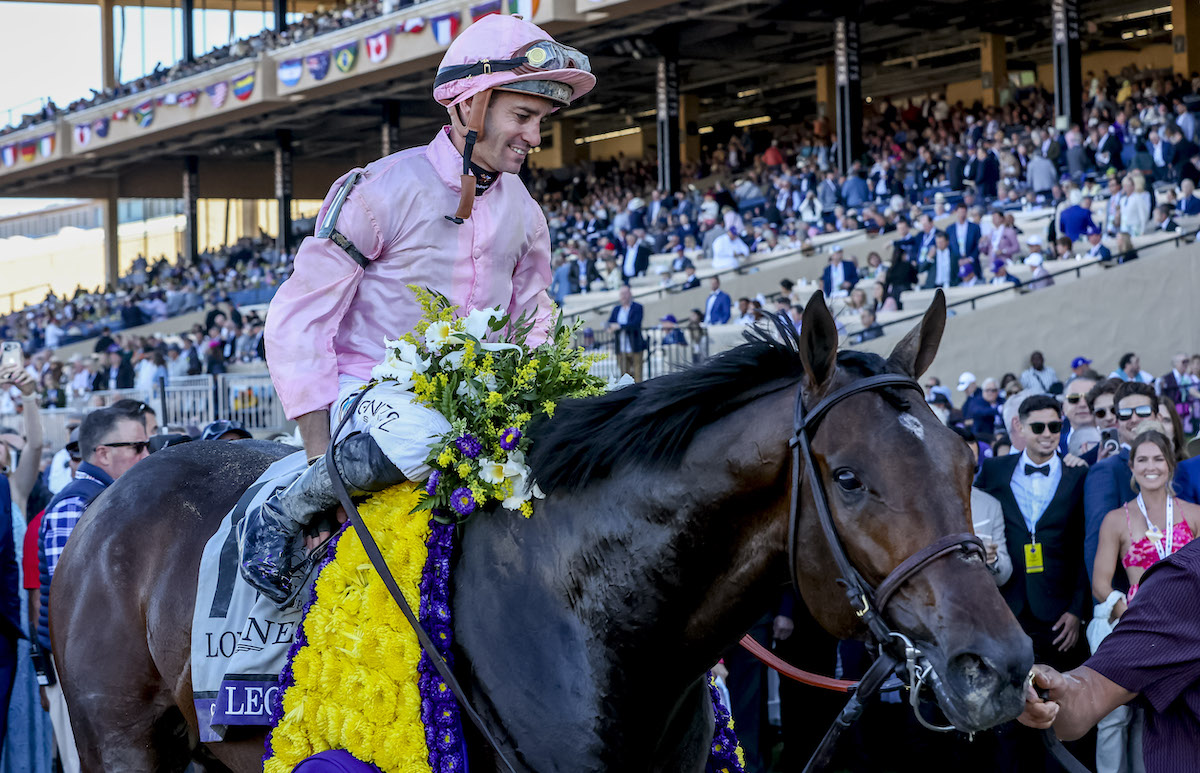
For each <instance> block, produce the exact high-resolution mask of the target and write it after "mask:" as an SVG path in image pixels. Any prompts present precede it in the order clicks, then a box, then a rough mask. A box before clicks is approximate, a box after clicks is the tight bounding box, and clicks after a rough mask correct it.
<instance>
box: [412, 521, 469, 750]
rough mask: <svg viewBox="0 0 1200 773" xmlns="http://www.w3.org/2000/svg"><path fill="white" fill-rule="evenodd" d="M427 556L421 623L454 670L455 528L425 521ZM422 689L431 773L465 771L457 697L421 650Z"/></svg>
mask: <svg viewBox="0 0 1200 773" xmlns="http://www.w3.org/2000/svg"><path fill="white" fill-rule="evenodd" d="M425 545H426V547H427V548H428V554H427V556H426V559H425V567H424V569H423V570H422V571H421V607H420V612H419V613H418V614H419V617H420V620H421V625H422V626H424V628H425V630H426V631H428V632H429V637H430V638H431V639H433V644H434V646H435V647H436V648H437V651H438V652H439V653H441V655H442V657H443V658H445V660H446V664H447V665H449V666H450V668H454V656H453V653H452V652H451V647H452V645H453V643H454V629H453V628H452V625H451V624H452V620H451V617H450V555H451V552H452V551H453V549H454V526H453V525H451V524H446V523H438V522H437V521H435V520H430V521H429V538H428V539H427V540H426V541H425ZM417 676H418V682H417V684H418V686H419V688H420V692H421V721H422V722H423V723H424V725H425V743H426V746H427V747H428V749H429V767H430V769H431V770H432V771H433V773H466V770H467V753H466V738H465V736H464V735H463V729H462V721H461V717H460V715H459V706H458V701H457V700H455V698H454V694H453V693H452V692H450V690H449V688H447V686H446V685H445V684H444V683H443V682H442V679H441V677H440V676H439V675H438V673H437V669H436V668H434V666H433V662H432V661H431V660H430V659H429V655H427V654H426V653H425V652H422V653H421V660H420V661H419V662H418V664H417Z"/></svg>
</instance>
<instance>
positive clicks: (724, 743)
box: [705, 674, 746, 773]
mask: <svg viewBox="0 0 1200 773" xmlns="http://www.w3.org/2000/svg"><path fill="white" fill-rule="evenodd" d="M708 693H709V695H710V696H711V697H712V703H713V716H714V717H715V719H716V730H715V732H713V740H712V747H711V749H710V750H709V757H708V766H707V767H706V768H705V770H707V771H710V772H711V773H745V771H746V769H745V767H743V765H742V763H741V762H740V761H738V756H737V748H738V740H737V734H736V733H734V732H733V728H732V727H730V726H729V709H727V708H725V704H724V703H722V702H721V693H720V691H719V690H717V685H716V683H715V682H714V681H713V678H712V674H709V675H708Z"/></svg>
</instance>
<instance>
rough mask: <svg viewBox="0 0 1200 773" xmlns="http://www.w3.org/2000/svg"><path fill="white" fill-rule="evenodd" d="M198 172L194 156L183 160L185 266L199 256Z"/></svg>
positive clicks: (197, 162) (196, 159)
mask: <svg viewBox="0 0 1200 773" xmlns="http://www.w3.org/2000/svg"><path fill="white" fill-rule="evenodd" d="M199 171H200V159H198V158H197V157H196V156H185V157H184V159H183V218H184V232H183V249H182V250H180V252H182V253H183V261H184V263H185V264H187V265H189V266H190V265H194V264H195V262H196V257H197V256H198V255H199V254H200V249H199V246H198V244H199V228H198V226H199V224H200V207H199V201H200V189H199V187H198V185H197V182H198V180H197V177H198V175H199Z"/></svg>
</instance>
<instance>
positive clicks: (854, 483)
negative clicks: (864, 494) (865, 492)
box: [833, 469, 863, 491]
mask: <svg viewBox="0 0 1200 773" xmlns="http://www.w3.org/2000/svg"><path fill="white" fill-rule="evenodd" d="M833 479H834V480H836V481H837V484H838V485H839V486H841V487H842V490H843V491H857V490H858V489H860V488H862V487H863V484H862V481H861V480H859V479H858V476H857V475H855V474H854V473H853V472H851V471H850V470H847V469H841V470H838V471H837V472H835V473H834V474H833Z"/></svg>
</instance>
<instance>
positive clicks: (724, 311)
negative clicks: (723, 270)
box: [704, 276, 733, 325]
mask: <svg viewBox="0 0 1200 773" xmlns="http://www.w3.org/2000/svg"><path fill="white" fill-rule="evenodd" d="M709 287H710V288H711V290H712V292H710V293H709V295H708V300H707V301H705V307H704V324H705V325H724V324H727V323H728V322H729V313H730V309H731V307H732V305H733V303H732V301H731V299H730V297H729V293H727V292H725V291H724V290H722V289H721V279H720V277H715V276H714V277H713V278H712V279H711V280H710V282H709Z"/></svg>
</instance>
